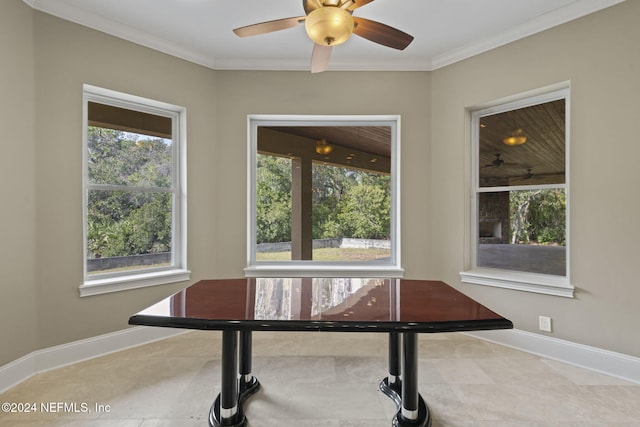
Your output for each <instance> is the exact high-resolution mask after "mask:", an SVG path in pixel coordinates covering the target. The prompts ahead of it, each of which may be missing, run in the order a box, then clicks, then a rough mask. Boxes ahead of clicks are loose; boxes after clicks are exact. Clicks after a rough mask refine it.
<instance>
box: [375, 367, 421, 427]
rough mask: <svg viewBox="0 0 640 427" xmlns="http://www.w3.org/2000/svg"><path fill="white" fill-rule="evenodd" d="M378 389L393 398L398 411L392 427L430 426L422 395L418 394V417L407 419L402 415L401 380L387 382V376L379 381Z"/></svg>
mask: <svg viewBox="0 0 640 427" xmlns="http://www.w3.org/2000/svg"><path fill="white" fill-rule="evenodd" d="M380 391H381V392H382V393H384V394H385V395H386V396H387V397H389V398H390V399H391V400H393V403H395V404H396V407H397V408H398V412H397V413H396V415H395V416H394V417H393V422H392V424H391V425H392V427H431V414H430V413H429V408H428V407H427V404H426V403H425V402H424V399H423V398H422V396H420V395H418V417H417V418H416V419H415V420H408V419H406V418H404V417H403V416H402V382H401V381H396V382H395V383H391V384H389V377H387V378H385V379H383V380H382V381H380Z"/></svg>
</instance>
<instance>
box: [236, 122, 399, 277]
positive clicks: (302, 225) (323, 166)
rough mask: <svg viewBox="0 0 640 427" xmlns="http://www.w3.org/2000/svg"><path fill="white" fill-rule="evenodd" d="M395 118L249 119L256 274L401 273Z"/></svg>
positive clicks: (251, 250) (251, 263) (252, 268)
mask: <svg viewBox="0 0 640 427" xmlns="http://www.w3.org/2000/svg"><path fill="white" fill-rule="evenodd" d="M399 128H400V118H399V117H397V116H250V117H249V150H248V152H249V167H248V169H249V178H248V183H249V185H248V192H249V212H248V230H249V232H248V236H249V238H248V250H247V253H248V254H247V257H248V266H247V268H246V269H245V273H246V274H247V275H248V276H272V277H273V276H285V277H288V276H331V275H334V276H335V275H336V274H337V275H340V276H354V275H355V276H360V277H363V276H371V277H398V276H399V275H401V274H402V269H401V267H400V250H399V247H400V246H399V231H400V227H399V218H400V214H399V203H398V196H399V194H400V192H399V189H400V183H399V173H398V165H399V161H398V160H399V144H400V141H399Z"/></svg>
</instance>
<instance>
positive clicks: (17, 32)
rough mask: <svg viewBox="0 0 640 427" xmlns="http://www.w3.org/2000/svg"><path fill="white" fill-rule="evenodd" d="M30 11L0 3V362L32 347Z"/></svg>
mask: <svg viewBox="0 0 640 427" xmlns="http://www.w3.org/2000/svg"><path fill="white" fill-rule="evenodd" d="M32 15H33V12H32V10H31V9H30V8H29V7H28V6H26V5H25V4H23V3H22V2H18V1H10V2H6V1H2V2H0V129H1V131H0V183H1V184H0V206H1V207H0V365H3V364H4V363H7V362H9V361H11V360H14V359H17V358H19V357H21V356H23V355H25V354H26V353H29V352H31V351H32V350H34V348H35V346H36V345H37V324H36V317H35V315H36V270H37V264H36V251H35V248H36V232H35V222H36V220H35V212H36V197H35V196H36V194H35V174H36V170H35V161H34V152H35V133H34V120H35V118H34V82H35V80H34V60H33V58H34V56H33V36H32V33H33V25H32Z"/></svg>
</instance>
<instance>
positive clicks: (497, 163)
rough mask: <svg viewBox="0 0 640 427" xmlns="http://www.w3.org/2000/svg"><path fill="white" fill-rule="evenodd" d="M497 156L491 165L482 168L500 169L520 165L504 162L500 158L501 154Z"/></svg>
mask: <svg viewBox="0 0 640 427" xmlns="http://www.w3.org/2000/svg"><path fill="white" fill-rule="evenodd" d="M495 156H496V158H495V159H493V161H492V162H491V163H488V164H486V165H484V166H482V167H483V168H499V167H502V166H518V163H512V162H505V161H504V160H502V159H501V158H500V153H496V154H495Z"/></svg>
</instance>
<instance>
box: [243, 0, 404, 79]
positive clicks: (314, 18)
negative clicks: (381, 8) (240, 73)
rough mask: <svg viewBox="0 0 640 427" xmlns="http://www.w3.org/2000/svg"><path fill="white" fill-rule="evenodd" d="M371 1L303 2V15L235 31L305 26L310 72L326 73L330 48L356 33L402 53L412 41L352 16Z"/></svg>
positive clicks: (249, 33)
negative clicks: (311, 46) (308, 39)
mask: <svg viewBox="0 0 640 427" xmlns="http://www.w3.org/2000/svg"><path fill="white" fill-rule="evenodd" d="M372 1H374V0H302V7H303V8H304V11H305V14H306V15H305V16H298V17H291V18H283V19H276V20H273V21H267V22H261V23H258V24H253V25H247V26H245V27H240V28H236V29H235V30H233V32H234V33H235V34H236V35H238V36H240V37H248V36H256V35H258V34H265V33H271V32H274V31H280V30H285V29H287V28H292V27H295V26H297V25H299V24H302V23H304V25H305V30H306V32H307V35H308V36H309V38H310V39H311V40H312V41H313V42H314V46H313V52H312V54H311V72H312V73H319V72H322V71H325V70H327V68H328V67H329V59H330V58H331V49H332V47H333V46H336V45H339V44H342V43H344V42H345V41H347V40H348V39H349V37H350V36H351V34H352V33H353V34H356V35H358V36H360V37H363V38H365V39H367V40H370V41H372V42H374V43H378V44H381V45H383V46H387V47H391V48H394V49H398V50H403V49H405V48H406V47H407V46H409V44H410V43H411V42H412V41H413V36H411V35H409V34H407V33H405V32H402V31H400V30H398V29H396V28H393V27H390V26H388V25H385V24H382V23H380V22H376V21H372V20H370V19H365V18H360V17H356V16H353V11H354V10H355V9H358V8H359V7H362V6H365V5H367V4H369V3H371V2H372Z"/></svg>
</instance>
